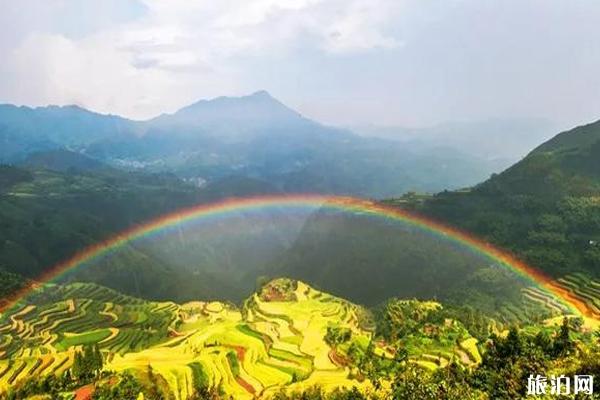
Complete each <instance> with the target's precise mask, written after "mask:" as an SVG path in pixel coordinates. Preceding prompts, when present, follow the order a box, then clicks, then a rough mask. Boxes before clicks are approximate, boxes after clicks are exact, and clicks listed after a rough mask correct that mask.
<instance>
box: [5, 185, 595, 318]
mask: <svg viewBox="0 0 600 400" xmlns="http://www.w3.org/2000/svg"><path fill="white" fill-rule="evenodd" d="M307 207H308V208H317V207H325V208H327V209H332V210H338V211H342V212H350V213H357V212H358V213H362V214H368V215H373V216H377V217H381V218H386V219H390V220H394V221H399V222H402V223H404V224H408V225H410V226H413V227H416V228H418V229H420V230H422V231H425V232H427V233H430V234H433V235H435V236H438V237H441V238H443V239H444V240H447V241H450V242H455V243H458V244H460V245H462V246H465V247H466V248H468V249H469V250H471V251H473V252H475V253H477V254H479V255H481V256H483V257H487V258H489V259H491V260H492V261H493V262H494V263H497V264H499V265H501V266H503V267H505V268H508V269H509V270H511V271H513V272H515V273H517V274H518V275H520V276H521V277H523V278H525V279H527V280H528V281H530V282H532V283H533V284H535V285H536V286H538V287H540V288H542V289H545V290H546V291H548V292H550V293H551V294H553V295H554V296H555V297H557V299H558V300H560V301H561V302H562V303H564V304H565V305H566V306H568V307H569V308H570V309H572V310H573V311H576V312H579V313H581V314H583V315H585V316H587V317H591V318H598V317H600V316H599V315H597V314H596V313H595V312H594V311H593V310H591V309H590V308H589V307H588V306H587V305H586V304H585V302H583V301H581V300H580V299H578V298H577V297H575V296H574V295H573V294H572V293H571V292H569V291H568V290H566V289H565V288H563V287H562V286H561V285H559V284H558V283H556V282H555V281H554V280H553V279H552V278H550V277H549V276H547V275H545V274H544V273H543V272H542V271H539V270H537V269H535V268H533V267H531V266H529V265H527V264H525V263H523V262H522V261H520V260H518V259H517V258H515V257H513V256H512V255H510V254H509V253H507V252H505V251H502V250H500V249H498V248H496V247H494V246H492V245H490V244H489V243H487V242H485V241H483V240H481V239H478V238H477V237H475V236H473V235H470V234H468V233H466V232H463V231H461V230H458V229H456V228H452V227H450V226H447V225H444V224H441V223H439V222H436V221H433V220H431V219H429V218H425V217H423V216H419V215H416V214H413V213H409V212H406V211H404V210H401V209H399V208H396V207H390V206H385V205H382V204H379V203H376V202H373V201H368V200H362V199H357V198H352V197H340V196H320V195H277V196H257V197H248V198H232V199H227V200H224V201H220V202H216V203H210V204H201V205H197V206H194V207H190V208H186V209H182V210H178V211H175V212H173V213H170V214H167V215H163V216H161V217H158V218H156V219H154V220H152V221H150V222H147V223H144V224H141V225H137V226H134V227H132V228H130V229H128V230H125V231H122V232H120V233H119V234H117V235H115V236H113V237H111V238H109V239H107V240H104V241H101V242H99V243H96V244H94V245H92V246H89V247H87V248H85V249H83V250H82V251H80V252H78V253H76V254H75V255H74V256H72V257H71V258H69V259H67V260H65V261H63V262H60V263H58V264H57V265H55V266H54V267H52V268H51V269H50V270H48V271H47V272H45V273H44V274H43V275H41V276H39V277H38V278H37V279H36V280H37V282H41V283H45V282H51V281H52V280H55V279H57V278H60V277H61V276H62V275H64V274H66V273H67V272H69V271H72V270H75V269H76V268H78V267H80V266H82V265H84V264H87V263H89V262H90V261H93V260H94V259H96V258H99V257H101V256H103V255H105V254H107V253H110V252H112V251H115V250H116V249H118V248H120V247H122V246H123V245H125V244H127V243H131V242H134V241H136V240H138V239H141V238H144V237H147V236H150V235H152V234H155V233H159V232H161V231H164V230H166V229H169V228H172V227H176V226H179V225H180V224H183V223H185V222H189V221H198V222H202V219H204V218H221V217H227V216H229V215H234V214H235V213H239V212H246V211H261V210H268V209H270V208H280V209H284V210H285V209H286V208H291V209H294V208H307ZM36 287H38V285H33V286H28V287H26V288H24V289H22V290H20V291H18V292H17V293H16V294H15V295H13V296H12V297H11V298H10V299H5V301H4V305H3V306H2V309H3V310H8V309H10V308H11V307H13V306H15V305H16V304H17V303H18V302H19V301H20V300H22V299H23V298H25V297H26V296H27V295H28V294H29V293H30V292H32V291H33V290H35V289H36Z"/></svg>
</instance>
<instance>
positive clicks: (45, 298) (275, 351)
mask: <svg viewBox="0 0 600 400" xmlns="http://www.w3.org/2000/svg"><path fill="white" fill-rule="evenodd" d="M561 283H562V284H563V285H564V286H565V287H566V288H569V290H571V291H572V292H573V293H574V294H576V295H577V296H579V297H581V298H586V299H588V301H589V302H590V304H591V305H593V306H596V307H598V306H599V304H598V300H597V299H598V298H599V297H598V295H599V294H600V283H597V282H594V281H591V280H589V279H586V278H585V277H583V276H580V275H572V276H568V277H566V278H564V279H563V280H561ZM523 294H524V296H525V299H526V301H527V302H529V303H530V304H531V310H534V309H537V310H539V309H540V307H541V308H543V309H546V310H547V311H548V313H549V315H558V314H562V313H564V312H565V311H566V309H565V308H564V306H563V305H562V304H560V303H559V302H557V301H556V300H555V299H554V298H553V297H552V296H550V295H548V294H546V293H545V292H543V291H541V290H539V289H536V288H527V289H525V290H524V291H523ZM401 303H402V301H401V302H400V303H398V304H401ZM416 303H417V304H418V305H417V308H416V309H417V310H420V311H419V312H420V313H427V312H428V310H434V309H436V308H439V307H441V305H440V304H439V303H436V302H416ZM503 312H507V311H506V310H504V311H503ZM508 312H512V313H513V314H514V318H515V319H518V318H521V314H522V313H523V312H527V309H525V311H524V310H519V309H516V308H515V309H514V310H508ZM368 316H369V313H368V312H367V311H366V310H365V309H363V308H362V307H360V306H357V305H354V304H352V303H349V302H347V301H345V300H343V299H340V298H337V297H334V296H331V295H329V294H326V293H323V292H320V291H318V290H315V289H314V288H311V287H310V286H308V285H306V284H304V283H302V282H299V281H292V280H288V279H278V280H275V281H272V282H270V283H268V284H266V285H265V286H264V287H263V289H262V290H261V291H260V292H259V293H256V294H254V295H253V296H252V297H250V298H249V299H247V300H246V301H245V303H244V304H243V306H242V307H240V308H238V307H236V306H234V305H231V304H226V303H222V302H204V301H195V302H189V303H186V304H181V305H179V304H175V303H171V302H149V301H144V300H141V299H137V298H133V297H129V296H124V295H122V294H119V293H117V292H114V291H112V290H110V289H106V288H103V287H100V286H97V285H94V284H83V283H74V284H69V285H64V286H47V287H45V288H42V289H39V290H38V291H37V292H36V293H35V294H33V295H32V296H30V297H29V298H28V300H27V303H23V304H20V305H19V306H17V307H15V308H14V309H12V310H11V311H10V312H8V313H6V314H5V315H3V316H2V318H1V319H0V392H2V391H4V390H6V389H7V388H8V387H10V386H11V385H14V384H17V383H18V382H19V381H21V380H23V379H25V378H26V377H28V376H31V375H33V374H35V375H46V374H61V373H62V372H64V371H65V370H67V369H68V368H70V367H71V365H72V363H73V359H74V352H75V351H76V350H79V349H81V348H82V346H84V345H86V344H98V346H99V348H100V349H101V351H102V353H103V357H104V359H105V366H104V367H105V369H107V370H112V371H116V372H120V371H133V372H135V371H138V372H140V373H142V372H143V371H147V369H148V367H149V366H151V367H152V371H153V372H154V373H156V374H160V375H161V376H162V377H163V378H164V379H165V380H166V382H167V383H168V385H169V387H170V388H171V390H172V392H173V393H175V396H176V398H177V399H186V398H187V397H188V396H189V395H191V394H192V393H193V391H194V389H195V388H194V385H195V382H196V381H197V377H198V376H199V375H201V376H203V377H205V379H206V380H207V381H208V383H209V385H210V386H212V387H216V388H219V390H220V391H221V392H222V393H226V394H229V395H232V396H233V397H234V398H236V399H251V398H257V397H267V398H268V397H269V395H270V394H273V393H275V392H276V391H278V390H280V388H281V387H282V386H285V387H286V388H289V389H290V390H296V389H297V390H302V389H305V388H307V387H309V386H312V385H314V384H319V385H321V386H323V387H324V388H325V389H331V388H333V387H338V386H358V387H361V386H362V387H364V386H366V385H368V384H367V383H364V382H366V381H364V382H359V381H358V380H355V379H354V378H353V377H356V376H359V375H360V374H358V373H357V370H356V367H355V366H353V365H351V362H350V356H349V354H350V350H351V347H354V348H359V349H361V350H360V351H363V352H364V351H366V349H367V347H368V346H369V344H370V343H373V344H374V352H375V354H377V355H379V356H381V357H383V358H384V359H389V360H391V359H393V358H394V356H395V351H396V350H395V348H394V347H396V348H398V346H400V347H403V348H404V349H405V350H406V351H407V354H408V360H409V362H412V363H414V364H415V365H418V366H420V367H422V368H425V369H436V368H438V367H443V366H445V365H447V364H448V363H449V362H451V361H457V362H460V363H462V364H463V365H466V366H474V365H477V364H478V363H479V362H480V361H481V354H480V350H481V346H480V345H479V344H478V343H477V340H476V339H475V338H473V337H471V336H470V335H469V333H468V331H467V330H466V329H465V328H464V327H463V325H462V324H460V323H459V322H458V321H455V320H448V319H447V320H445V321H442V322H441V323H439V324H430V323H424V324H423V325H422V326H421V327H420V328H419V330H418V331H415V332H414V333H413V334H411V335H408V336H406V337H404V338H402V339H401V340H400V341H399V342H398V343H395V345H394V346H391V345H389V344H386V343H384V342H382V341H380V340H379V339H378V340H377V341H375V340H372V339H373V337H372V336H373V329H374V326H373V323H372V321H371V320H370V319H369V318H368ZM332 327H333V328H336V329H342V330H344V331H347V332H350V337H351V339H350V340H349V341H347V342H344V343H341V344H339V345H333V346H332V345H330V344H328V343H327V342H326V334H327V332H328V328H332Z"/></svg>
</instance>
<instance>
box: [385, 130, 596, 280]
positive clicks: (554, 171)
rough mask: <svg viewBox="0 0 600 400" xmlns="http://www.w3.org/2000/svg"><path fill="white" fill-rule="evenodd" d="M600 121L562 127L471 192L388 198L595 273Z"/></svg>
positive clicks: (562, 269)
mask: <svg viewBox="0 0 600 400" xmlns="http://www.w3.org/2000/svg"><path fill="white" fill-rule="evenodd" d="M599 162H600V123H599V122H596V123H593V124H590V125H586V126H584V127H579V128H575V129H573V130H571V131H568V132H564V133H561V134H560V135H558V136H556V137H555V138H554V139H552V140H550V141H548V142H547V143H545V144H543V145H541V146H539V147H538V148H537V149H535V150H534V151H532V152H531V153H530V154H529V155H528V156H527V157H526V158H525V159H523V160H522V161H521V162H519V163H517V164H515V165H514V166H512V167H511V168H509V169H507V170H506V171H504V172H503V173H501V174H498V175H496V176H493V177H492V178H491V179H489V180H488V181H486V182H484V183H482V184H480V185H478V186H476V187H474V188H473V189H471V190H469V191H459V192H443V193H439V194H437V195H435V196H433V197H431V198H427V197H421V198H419V197H414V196H413V197H411V196H406V197H404V198H402V199H398V200H395V201H394V200H392V201H390V203H392V204H394V203H396V204H398V205H399V206H401V207H408V208H412V209H416V210H418V211H420V212H422V213H424V214H427V215H430V216H432V217H435V218H438V219H441V220H444V221H447V222H448V223H450V224H454V225H455V226H459V227H462V228H464V229H466V230H468V231H470V232H473V233H474V234H477V235H479V236H482V237H484V238H486V239H488V240H489V241H490V242H492V243H494V244H497V245H499V246H501V247H504V248H508V249H511V250H513V251H514V252H515V253H516V254H517V255H518V256H519V257H521V258H523V259H524V260H526V261H528V262H529V263H531V264H532V265H535V266H537V267H539V268H541V269H543V270H545V271H546V272H548V273H550V274H553V275H555V276H561V275H564V274H567V273H572V272H577V271H579V272H583V273H587V274H590V275H592V276H598V274H599V272H598V271H600V246H599V245H598V243H600V200H599V199H600V164H599Z"/></svg>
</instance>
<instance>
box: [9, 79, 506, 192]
mask: <svg viewBox="0 0 600 400" xmlns="http://www.w3.org/2000/svg"><path fill="white" fill-rule="evenodd" d="M0 141H2V142H3V143H6V146H4V147H3V148H2V150H0V162H1V161H4V162H15V161H23V160H24V159H26V158H27V157H28V156H29V155H30V154H31V153H43V152H46V151H48V150H56V149H61V148H68V149H69V150H72V151H76V152H79V153H81V154H85V155H86V156H87V157H91V158H94V159H96V160H98V161H101V162H103V163H106V164H109V165H112V166H114V167H118V168H125V169H136V170H145V171H149V172H172V173H175V174H176V175H177V176H179V177H181V178H183V179H185V180H188V181H190V182H192V181H193V182H198V183H199V184H204V183H207V182H214V181H219V180H221V179H223V178H224V177H227V176H230V175H235V176H245V177H249V178H253V179H258V180H261V181H267V182H269V183H270V184H271V185H273V186H274V187H276V188H277V190H280V191H286V192H320V193H335V194H351V195H359V196H367V197H389V196H394V195H400V194H402V193H404V192H407V191H427V192H433V191H439V190H443V189H452V188H460V187H464V186H468V185H471V184H474V183H476V182H478V181H481V180H482V179H485V178H486V177H488V176H489V175H490V174H491V173H493V172H496V171H498V166H497V163H496V162H495V161H489V160H486V159H484V158H482V157H479V156H471V155H468V154H466V153H464V152H459V151H456V150H455V149H451V148H449V147H443V146H437V147H426V148H425V147H423V146H421V145H419V144H417V143H408V142H407V143H400V142H395V141H390V140H385V139H378V138H365V137H360V136H358V135H356V134H354V133H352V132H350V131H348V130H343V129H339V128H334V127H329V126H325V125H322V124H319V123H318V122H315V121H312V120H310V119H308V118H305V117H303V116H301V115H300V114H299V113H297V112H296V111H294V110H292V109H290V108H288V107H286V106H285V105H283V104H282V103H281V102H279V101H278V100H276V99H274V98H273V97H272V96H270V95H269V94H268V93H267V92H264V91H262V92H257V93H254V94H251V95H249V96H243V97H219V98H216V99H212V100H202V101H199V102H196V103H194V104H192V105H190V106H187V107H184V108H182V109H181V110H179V111H177V112H175V113H173V114H168V115H167V114H165V115H161V116H159V117H156V118H154V119H151V120H148V121H131V120H127V119H124V118H120V117H116V116H110V115H101V114H96V113H93V112H90V111H87V110H84V109H82V108H79V107H76V106H69V107H42V108H35V109H32V108H27V107H14V106H2V107H1V108H0ZM46 154H49V153H46ZM47 157H48V156H46V159H47ZM38 159H39V157H38ZM42 164H43V163H42Z"/></svg>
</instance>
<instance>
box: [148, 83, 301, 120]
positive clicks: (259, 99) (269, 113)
mask: <svg viewBox="0 0 600 400" xmlns="http://www.w3.org/2000/svg"><path fill="white" fill-rule="evenodd" d="M154 121H155V122H157V121H160V123H162V124H166V125H172V124H176V125H180V124H186V125H190V124H191V125H195V126H204V127H206V128H215V127H217V126H222V125H230V124H231V122H232V121H233V122H237V123H243V124H244V126H246V127H259V126H264V125H265V124H268V125H269V126H271V125H273V124H275V125H282V124H289V123H297V122H299V121H305V119H304V118H303V117H302V116H301V115H300V114H299V113H298V112H296V111H294V110H292V109H291V108H289V107H287V106H286V105H285V104H283V103H281V102H280V101H279V100H277V99H276V98H274V97H273V96H271V94H269V92H267V91H265V90H259V91H257V92H254V93H251V94H249V95H245V96H240V97H227V96H221V97H216V98H213V99H210V100H200V101H197V102H195V103H193V104H191V105H189V106H187V107H184V108H182V109H180V110H179V111H177V112H175V113H174V114H168V115H161V116H160V117H158V118H156V119H155V120H154Z"/></svg>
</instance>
